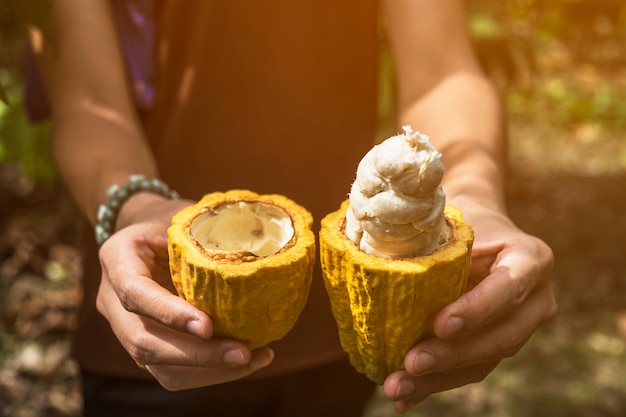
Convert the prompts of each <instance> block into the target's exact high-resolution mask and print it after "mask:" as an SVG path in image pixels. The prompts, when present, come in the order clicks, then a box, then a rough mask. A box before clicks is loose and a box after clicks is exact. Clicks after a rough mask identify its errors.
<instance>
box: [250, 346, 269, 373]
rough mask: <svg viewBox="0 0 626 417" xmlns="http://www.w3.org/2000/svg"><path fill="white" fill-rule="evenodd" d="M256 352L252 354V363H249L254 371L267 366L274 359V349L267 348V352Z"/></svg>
mask: <svg viewBox="0 0 626 417" xmlns="http://www.w3.org/2000/svg"><path fill="white" fill-rule="evenodd" d="M256 353H257V354H256V355H254V354H253V355H252V359H251V360H250V364H249V365H248V366H249V367H250V369H252V370H253V371H256V370H258V369H261V368H265V367H266V366H267V365H269V364H270V363H272V361H273V360H274V351H273V350H272V349H269V348H267V352H266V353H261V354H259V352H256Z"/></svg>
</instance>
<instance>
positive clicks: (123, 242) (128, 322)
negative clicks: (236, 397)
mask: <svg viewBox="0 0 626 417" xmlns="http://www.w3.org/2000/svg"><path fill="white" fill-rule="evenodd" d="M145 200H149V204H142V205H141V207H142V209H141V210H137V209H136V208H137V207H138V205H137V204H138V203H137V202H136V201H135V202H133V203H134V204H135V209H136V210H132V209H128V210H126V212H125V213H120V220H119V221H118V225H121V226H122V228H121V230H118V231H117V232H116V233H114V234H113V235H112V236H111V237H110V238H109V239H108V240H107V241H106V242H105V243H104V244H103V245H102V248H101V250H100V263H101V265H102V280H101V283H100V288H99V291H98V295H97V299H96V303H97V307H98V310H99V311H100V313H101V314H103V315H104V317H106V318H107V320H108V321H109V323H110V325H111V328H112V329H113V332H114V333H115V335H116V337H117V338H118V339H119V341H120V343H121V344H122V346H123V347H124V348H125V349H126V351H127V352H128V353H129V354H130V356H131V357H132V358H133V359H134V360H135V361H136V362H137V363H138V364H142V365H143V366H145V368H146V370H147V371H148V372H150V373H151V374H152V375H153V376H154V377H155V378H156V379H157V380H158V381H159V383H160V384H161V385H163V387H165V388H166V389H168V390H181V389H188V388H197V387H201V386H208V385H214V384H220V383H223V382H227V381H232V380H235V379H239V378H242V377H245V376H247V375H250V374H251V373H253V372H255V371H257V370H259V369H261V368H263V367H265V366H267V365H268V364H269V363H271V361H272V359H273V352H272V350H271V349H270V348H267V347H266V348H261V349H257V350H255V351H254V352H251V351H250V350H249V349H248V347H247V346H246V345H245V344H244V343H242V342H239V341H236V340H231V339H224V338H217V337H214V336H213V327H212V322H211V319H210V318H209V316H208V315H207V314H205V313H204V312H202V311H200V310H198V309H196V308H195V307H193V306H192V305H191V304H189V303H188V302H187V301H185V300H183V299H181V298H179V297H178V296H176V295H175V294H174V293H175V290H174V288H173V285H172V282H171V278H170V273H169V264H168V253H167V234H166V229H167V227H168V226H169V225H170V222H171V218H172V216H173V215H174V214H175V213H176V212H178V211H179V210H181V209H182V208H183V207H185V206H187V205H189V204H190V203H191V202H190V201H186V202H185V201H180V200H179V201H176V200H164V199H162V198H161V197H158V196H149V197H145ZM144 202H147V201H144ZM133 213H141V215H137V214H133ZM122 217H123V218H122ZM124 226H126V227H124Z"/></svg>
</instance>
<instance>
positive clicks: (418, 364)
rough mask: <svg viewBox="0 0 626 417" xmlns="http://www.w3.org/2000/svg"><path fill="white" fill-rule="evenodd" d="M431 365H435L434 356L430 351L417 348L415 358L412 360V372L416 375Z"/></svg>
mask: <svg viewBox="0 0 626 417" xmlns="http://www.w3.org/2000/svg"><path fill="white" fill-rule="evenodd" d="M433 366H435V357H434V356H433V355H432V354H431V353H430V352H426V351H424V350H419V351H418V352H417V354H416V355H415V360H414V361H413V369H412V371H413V372H412V373H414V374H415V375H417V374H420V373H422V372H424V371H427V370H428V369H430V368H432V367H433Z"/></svg>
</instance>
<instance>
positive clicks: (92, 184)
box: [33, 0, 272, 389]
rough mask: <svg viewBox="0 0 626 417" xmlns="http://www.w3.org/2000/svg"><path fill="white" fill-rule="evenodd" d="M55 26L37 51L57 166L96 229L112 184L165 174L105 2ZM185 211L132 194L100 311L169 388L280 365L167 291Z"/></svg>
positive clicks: (106, 259) (60, 13)
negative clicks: (173, 231)
mask: <svg viewBox="0 0 626 417" xmlns="http://www.w3.org/2000/svg"><path fill="white" fill-rule="evenodd" d="M51 27H52V35H53V36H52V37H51V38H50V39H48V40H47V41H48V42H44V40H43V39H42V38H41V37H40V36H38V35H37V33H36V32H34V33H33V44H34V46H35V49H36V51H37V53H38V58H39V62H40V67H41V68H42V72H43V76H44V82H45V84H46V87H47V90H48V94H49V96H50V101H51V105H52V116H53V127H54V130H53V138H52V150H53V157H54V161H55V164H56V166H57V168H58V170H59V173H60V176H61V178H62V180H63V181H64V182H65V184H66V185H67V187H68V189H69V190H70V192H71V194H72V196H73V198H74V199H75V201H76V203H77V205H78V207H79V209H80V210H81V211H82V213H83V214H84V215H85V217H86V218H87V219H88V220H89V221H90V222H91V224H92V225H93V224H95V221H96V213H97V210H98V207H99V205H100V204H102V203H103V202H104V200H105V199H106V190H107V188H108V187H109V186H110V185H112V184H114V183H117V184H121V183H123V182H125V181H127V180H128V178H129V176H130V175H131V174H144V175H145V176H146V177H148V178H157V177H158V169H157V166H156V163H155V161H154V158H153V156H152V153H151V151H150V148H149V147H148V145H147V142H146V139H145V137H144V134H143V131H142V129H141V126H140V124H139V122H138V118H137V116H136V113H135V110H134V107H133V104H132V101H131V98H130V96H131V95H130V92H129V89H128V82H127V80H126V76H125V72H124V67H123V63H122V57H121V54H120V51H119V48H118V45H117V38H116V35H115V32H114V28H113V22H112V20H111V16H110V11H109V9H108V4H107V2H106V1H105V0H55V1H54V2H53V11H52V15H51ZM187 204H189V202H188V201H187V202H185V201H171V200H166V199H164V198H162V197H160V196H157V195H154V194H149V193H137V194H134V195H133V196H132V197H131V198H130V199H128V200H127V202H126V203H125V204H124V205H123V206H122V209H121V211H120V213H119V216H118V219H117V229H118V231H117V232H116V233H115V234H114V235H113V236H112V237H111V238H110V239H109V240H108V241H107V242H105V243H104V245H103V246H102V249H101V251H100V261H101V264H102V270H103V275H102V280H101V282H100V288H99V292H98V297H97V307H98V310H99V311H100V312H101V313H102V314H103V315H104V316H105V317H106V318H107V320H108V321H109V323H110V324H111V327H112V329H113V331H114V332H115V334H116V336H117V337H118V339H119V340H120V342H121V344H122V345H123V346H124V348H125V349H126V350H127V351H128V352H129V354H130V355H131V356H132V357H133V359H135V360H136V361H137V362H140V363H143V364H147V365H148V366H147V369H148V370H149V371H150V372H151V373H152V374H153V375H154V376H155V377H156V378H157V379H158V380H159V382H161V384H163V385H164V386H166V387H167V388H170V389H181V388H189V387H195V386H201V385H210V384H216V383H220V382H225V381H228V380H232V379H236V378H241V377H243V376H246V375H248V374H250V373H251V372H253V371H254V370H256V369H258V368H260V367H262V366H264V365H266V364H267V363H269V361H271V358H272V353H271V351H269V350H267V349H266V350H263V349H261V350H259V351H258V352H255V353H254V354H252V353H251V352H250V351H249V349H248V348H247V347H246V346H245V345H244V344H243V343H240V342H236V341H233V340H226V339H214V338H212V325H211V321H210V319H209V317H208V316H207V315H206V314H204V313H203V312H201V311H199V310H197V309H195V308H194V307H192V306H191V305H190V304H188V303H187V302H185V301H183V300H182V299H180V298H179V297H177V296H175V295H173V294H172V293H171V292H170V291H168V290H167V289H166V288H164V287H165V286H167V283H168V282H169V275H168V274H167V273H159V271H167V236H166V228H167V226H168V225H169V223H170V219H171V216H172V215H173V214H174V213H175V212H177V211H178V210H180V209H181V208H182V207H184V206H185V205H187ZM86 279H95V278H94V277H86ZM233 365H237V366H233Z"/></svg>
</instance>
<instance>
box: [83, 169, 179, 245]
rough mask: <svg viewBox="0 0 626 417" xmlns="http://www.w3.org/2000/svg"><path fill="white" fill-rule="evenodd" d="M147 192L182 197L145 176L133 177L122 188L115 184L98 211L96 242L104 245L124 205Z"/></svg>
mask: <svg viewBox="0 0 626 417" xmlns="http://www.w3.org/2000/svg"><path fill="white" fill-rule="evenodd" d="M141 191H147V192H150V193H155V194H158V195H162V196H163V197H167V198H171V199H174V200H175V199H178V198H180V196H179V195H178V193H177V192H176V191H174V190H172V189H171V188H170V187H169V186H168V185H167V184H166V183H164V182H163V181H161V180H157V179H151V180H149V179H146V177H144V176H143V175H131V176H130V178H129V179H128V181H127V182H125V183H124V184H122V185H121V186H119V185H117V184H113V185H112V186H110V187H109V189H108V190H107V200H106V201H105V202H104V204H102V205H101V206H100V208H99V209H98V217H97V219H98V223H97V224H96V227H95V233H96V242H98V245H102V244H103V243H104V242H105V241H106V240H107V239H108V238H109V237H110V236H111V235H112V234H113V231H114V229H115V221H116V219H117V215H118V213H119V211H120V208H121V207H122V205H123V204H124V203H125V202H126V200H128V199H129V198H130V196H132V195H133V194H135V193H138V192H141Z"/></svg>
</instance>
